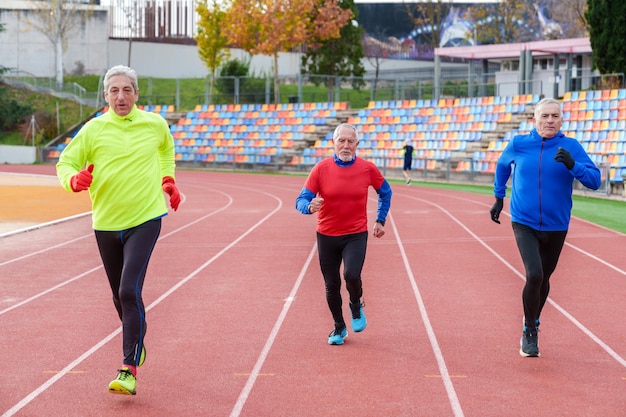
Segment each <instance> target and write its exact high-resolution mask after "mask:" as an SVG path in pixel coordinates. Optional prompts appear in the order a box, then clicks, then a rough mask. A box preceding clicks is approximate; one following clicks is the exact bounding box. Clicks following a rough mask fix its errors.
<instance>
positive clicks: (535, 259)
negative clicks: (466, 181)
mask: <svg viewBox="0 0 626 417" xmlns="http://www.w3.org/2000/svg"><path fill="white" fill-rule="evenodd" d="M534 116H535V128H533V129H532V130H531V131H530V133H528V134H524V135H517V136H515V137H514V138H513V139H512V140H511V141H510V142H509V144H508V145H507V146H506V148H505V149H504V151H503V152H502V155H501V156H500V158H499V159H498V163H497V166H496V173H495V180H494V195H495V197H496V201H495V203H494V205H493V207H492V208H491V220H493V221H494V222H496V223H498V224H499V223H500V220H499V219H500V212H501V211H502V208H503V205H504V204H503V199H504V197H505V195H506V187H507V185H506V184H507V182H508V180H509V177H510V176H511V174H513V178H512V182H511V204H510V212H511V222H512V224H513V234H514V235H515V240H516V242H517V247H518V249H519V252H520V255H521V257H522V261H523V262H524V268H525V270H526V284H525V285H524V289H523V291H522V302H523V306H524V323H523V329H522V338H521V340H520V355H522V356H524V357H537V356H539V347H538V338H537V332H538V327H539V322H540V320H539V316H540V315H541V311H542V309H543V306H544V305H545V302H546V300H547V298H548V293H549V292H550V276H551V275H552V273H553V272H554V270H555V269H556V265H557V263H558V260H559V256H560V254H561V250H562V249H563V244H564V243H565V236H566V235H567V230H568V228H569V222H570V216H571V210H572V189H573V183H574V179H577V180H578V181H580V182H581V183H582V184H583V185H584V186H585V187H587V188H591V189H594V190H596V189H598V188H599V187H600V170H599V169H598V168H597V167H596V165H595V164H594V163H593V161H592V160H591V158H589V155H587V153H586V152H585V150H584V149H583V147H582V146H581V145H580V143H578V141H577V140H576V139H573V138H569V137H567V136H565V135H564V134H563V133H562V132H561V125H562V124H563V120H562V117H563V114H562V110H561V105H560V103H559V102H558V101H557V100H554V99H551V98H544V99H543V100H541V101H540V102H539V103H537V105H536V106H535V113H534Z"/></svg>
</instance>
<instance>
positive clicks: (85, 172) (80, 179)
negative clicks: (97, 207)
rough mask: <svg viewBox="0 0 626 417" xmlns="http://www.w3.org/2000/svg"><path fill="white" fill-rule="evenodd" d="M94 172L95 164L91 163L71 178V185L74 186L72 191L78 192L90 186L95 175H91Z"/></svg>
mask: <svg viewBox="0 0 626 417" xmlns="http://www.w3.org/2000/svg"><path fill="white" fill-rule="evenodd" d="M92 172H93V164H91V165H89V166H88V167H87V168H86V169H82V170H80V171H79V172H78V174H76V175H74V176H73V177H72V178H70V187H72V191H74V192H75V193H77V192H79V191H84V190H86V189H87V188H89V186H90V185H91V181H93V175H91V173H92Z"/></svg>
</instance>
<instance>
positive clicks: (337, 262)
mask: <svg viewBox="0 0 626 417" xmlns="http://www.w3.org/2000/svg"><path fill="white" fill-rule="evenodd" d="M366 248H367V232H361V233H355V234H351V235H344V236H326V235H322V234H320V233H317V252H318V254H319V260H320V267H321V269H322V275H323V276H324V284H325V286H326V301H327V302H328V307H329V308H330V312H331V314H332V315H333V320H334V321H335V328H336V329H343V328H344V327H346V324H345V321H344V320H343V314H342V311H341V306H342V300H341V273H340V267H341V262H342V261H343V276H344V278H345V280H346V289H347V290H348V294H349V295H350V303H352V304H356V303H358V302H359V301H360V300H361V296H362V295H363V286H362V281H361V271H362V270H363V264H364V263H365V250H366Z"/></svg>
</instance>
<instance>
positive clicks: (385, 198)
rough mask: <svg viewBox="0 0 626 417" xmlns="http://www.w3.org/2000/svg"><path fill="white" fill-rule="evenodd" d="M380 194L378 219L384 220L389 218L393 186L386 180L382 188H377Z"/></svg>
mask: <svg viewBox="0 0 626 417" xmlns="http://www.w3.org/2000/svg"><path fill="white" fill-rule="evenodd" d="M376 193H377V194H378V211H377V212H376V220H380V221H382V222H384V221H385V220H387V213H389V208H390V207H391V194H393V193H392V191H391V186H390V185H389V183H388V182H387V180H384V181H383V183H382V184H381V186H380V188H379V189H378V190H376Z"/></svg>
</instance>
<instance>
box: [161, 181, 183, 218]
mask: <svg viewBox="0 0 626 417" xmlns="http://www.w3.org/2000/svg"><path fill="white" fill-rule="evenodd" d="M161 185H162V186H163V191H165V192H166V193H167V194H169V196H170V206H172V209H174V211H176V210H177V209H178V205H179V204H180V193H179V192H178V188H176V185H175V181H174V178H172V177H163V182H162V183H161Z"/></svg>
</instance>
